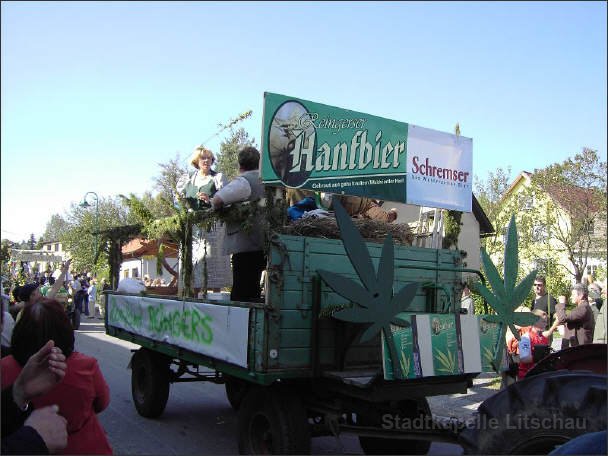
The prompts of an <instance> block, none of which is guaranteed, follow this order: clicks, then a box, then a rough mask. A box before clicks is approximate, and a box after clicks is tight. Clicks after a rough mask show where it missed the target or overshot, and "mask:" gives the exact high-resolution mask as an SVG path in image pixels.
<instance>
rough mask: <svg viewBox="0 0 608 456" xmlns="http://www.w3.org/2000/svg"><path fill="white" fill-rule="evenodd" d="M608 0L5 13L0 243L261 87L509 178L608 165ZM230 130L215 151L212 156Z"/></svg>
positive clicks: (148, 179)
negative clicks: (386, 123)
mask: <svg viewBox="0 0 608 456" xmlns="http://www.w3.org/2000/svg"><path fill="white" fill-rule="evenodd" d="M606 13H607V12H606V3H605V2H554V3H553V2H505V3H499V2H488V3H483V2H471V3H458V2H449V3H440V2H431V3H422V2H416V3H398V2H389V3H378V2H373V3H362V2H353V3H349V2H340V3H334V4H331V3H329V4H326V3H320V2H319V3H285V4H281V3H207V2H204V3H196V2H185V3H179V2H175V3H163V2H153V3H146V2H138V3H123V2H116V3H111V2H108V3H102V2H99V3H95V2H86V3H76V2H75V3H72V2H69V3H60V2H47V3H30V2H24V3H19V2H2V29H1V30H2V37H1V38H2V41H1V43H2V65H1V70H2V98H1V102H2V135H1V138H2V149H1V152H2V163H1V164H2V166H1V198H2V202H1V209H2V219H1V223H2V225H1V226H2V233H1V237H2V238H9V239H12V240H22V239H26V238H28V237H29V233H34V234H35V236H36V237H38V236H40V235H41V234H42V232H43V231H44V229H45V226H46V222H47V221H48V220H49V219H50V217H51V215H52V214H54V213H60V214H63V213H64V212H65V211H66V210H67V209H68V208H69V206H70V204H71V203H74V202H78V201H80V200H81V199H82V197H83V196H84V194H85V193H86V192H87V191H94V192H96V193H97V194H98V195H99V196H100V197H108V196H110V195H116V194H118V193H130V192H133V193H136V194H141V193H143V192H144V191H145V190H151V189H152V177H153V176H155V175H157V174H158V170H159V168H158V163H161V162H167V161H168V160H169V159H171V158H173V157H174V156H175V153H176V152H178V151H179V152H180V154H181V156H182V158H184V157H185V156H188V155H189V154H190V152H191V151H192V149H193V147H194V146H195V145H197V144H199V143H201V142H202V141H203V140H205V139H206V138H208V137H209V136H211V135H213V133H215V132H216V130H217V124H218V123H220V122H227V121H228V120H229V119H230V118H232V117H234V116H236V115H238V114H239V113H241V112H243V111H246V110H248V109H252V110H253V116H252V117H251V119H249V120H247V121H246V122H244V123H242V126H243V127H244V128H246V129H247V131H249V132H250V134H251V135H252V136H254V137H255V139H256V140H257V141H258V144H259V138H260V131H261V122H262V102H263V93H264V92H265V91H269V92H276V93H281V94H285V95H291V96H294V97H298V98H304V99H308V100H311V101H316V102H320V103H325V104H329V105H333V106H339V107H342V108H348V109H352V110H356V111H361V112H365V113H369V114H373V115H377V116H382V117H387V118H390V119H395V120H398V121H403V122H408V123H412V124H415V125H419V126H423V127H428V128H433V129H436V130H441V131H447V132H453V129H454V125H455V124H456V122H460V125H461V131H462V134H463V135H464V136H468V137H471V138H473V157H474V158H473V169H474V173H475V175H476V176H478V177H482V178H485V177H486V176H487V173H488V172H489V171H492V170H495V169H496V168H498V167H507V166H511V167H512V169H513V174H512V175H513V176H514V175H515V174H516V173H518V172H519V171H522V170H529V171H532V170H534V169H535V168H540V167H544V166H546V165H548V164H550V163H554V162H559V161H562V160H564V159H566V158H567V157H571V156H573V155H574V154H575V153H577V152H579V151H580V150H581V148H582V147H585V146H587V147H591V148H594V149H597V150H598V151H599V153H600V155H601V156H602V157H604V159H605V157H606V124H607V121H606V109H607V108H606V99H607V94H606V84H607V80H606V65H607V63H606V54H607V52H606ZM220 140H221V137H219V138H214V139H213V140H212V141H210V142H209V143H208V144H207V145H208V146H210V147H211V148H212V149H214V150H218V149H219V143H220Z"/></svg>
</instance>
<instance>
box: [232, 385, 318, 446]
mask: <svg viewBox="0 0 608 456" xmlns="http://www.w3.org/2000/svg"><path fill="white" fill-rule="evenodd" d="M237 432H238V442H239V454H310V440H311V435H310V425H309V423H308V416H307V414H306V409H305V408H304V405H303V404H302V401H301V400H300V398H299V397H298V395H297V393H296V392H295V391H294V392H290V391H289V390H283V389H279V388H278V387H276V386H270V387H266V388H263V387H252V388H249V391H248V392H247V393H246V395H245V397H244V398H243V402H242V403H241V407H240V408H239V412H238V430H237Z"/></svg>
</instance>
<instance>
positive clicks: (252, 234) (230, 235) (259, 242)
mask: <svg viewBox="0 0 608 456" xmlns="http://www.w3.org/2000/svg"><path fill="white" fill-rule="evenodd" d="M259 163H260V153H259V152H258V150H257V149H256V148H255V147H245V148H244V149H242V150H241V151H240V152H239V171H240V174H239V175H238V176H237V177H235V178H234V179H233V180H232V181H231V182H230V183H228V184H227V185H225V186H224V187H222V188H221V189H220V190H218V191H217V192H216V193H215V196H214V197H213V199H212V200H211V205H212V207H213V208H214V209H220V208H222V207H224V206H226V205H228V204H232V203H237V202H243V201H257V200H259V199H261V198H262V197H263V196H264V186H263V185H262V182H261V180H260V172H259ZM224 254H225V255H229V254H232V277H233V280H232V283H233V285H232V291H231V293H230V299H231V300H232V301H254V302H255V301H259V299H260V295H261V290H260V277H261V276H262V271H263V270H264V269H265V268H266V257H265V255H264V233H263V232H262V229H261V226H260V225H259V224H254V226H253V227H252V228H251V230H249V231H245V230H244V229H243V226H242V224H241V223H226V238H225V240H224Z"/></svg>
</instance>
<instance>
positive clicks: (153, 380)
mask: <svg viewBox="0 0 608 456" xmlns="http://www.w3.org/2000/svg"><path fill="white" fill-rule="evenodd" d="M169 377H170V371H169V363H168V360H167V358H165V357H164V356H163V355H159V354H156V353H154V352H152V351H150V350H148V349H146V348H140V349H139V350H137V351H136V352H135V353H134V354H133V357H132V358H131V395H132V397H133V404H134V405H135V409H136V410H137V413H139V414H140V415H141V416H143V417H145V418H157V417H159V416H160V415H161V414H162V413H163V411H164V410H165V406H166V405H167V400H168V399H169Z"/></svg>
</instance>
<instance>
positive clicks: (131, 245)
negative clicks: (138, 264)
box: [122, 238, 178, 258]
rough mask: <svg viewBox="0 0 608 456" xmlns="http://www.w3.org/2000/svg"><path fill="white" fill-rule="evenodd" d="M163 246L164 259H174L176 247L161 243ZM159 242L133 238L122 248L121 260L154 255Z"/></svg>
mask: <svg viewBox="0 0 608 456" xmlns="http://www.w3.org/2000/svg"><path fill="white" fill-rule="evenodd" d="M163 244H164V245H165V257H167V258H176V257H177V251H178V247H177V244H175V243H172V242H163ZM158 247H159V242H158V241H156V240H150V239H143V238H135V239H132V240H130V241H129V242H127V243H126V244H125V245H123V246H122V255H123V258H140V257H142V256H144V255H156V254H157V253H158Z"/></svg>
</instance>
